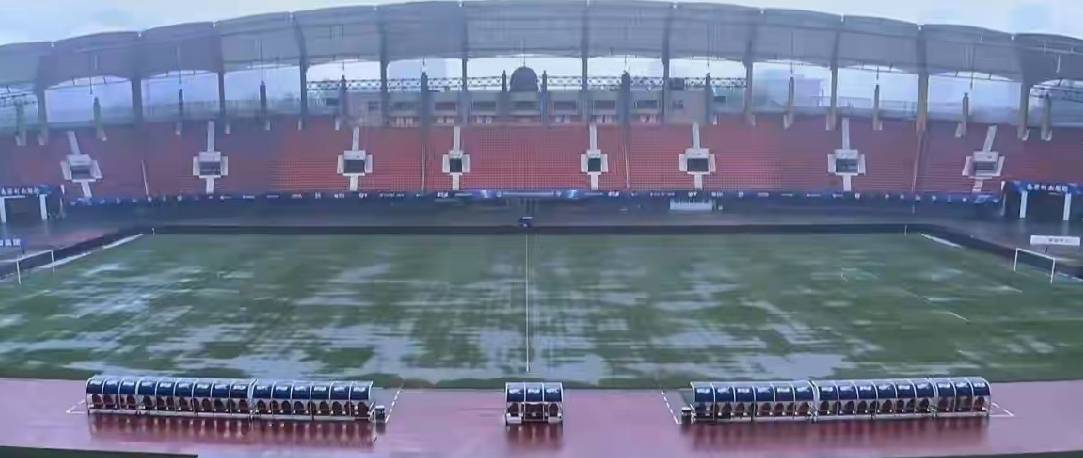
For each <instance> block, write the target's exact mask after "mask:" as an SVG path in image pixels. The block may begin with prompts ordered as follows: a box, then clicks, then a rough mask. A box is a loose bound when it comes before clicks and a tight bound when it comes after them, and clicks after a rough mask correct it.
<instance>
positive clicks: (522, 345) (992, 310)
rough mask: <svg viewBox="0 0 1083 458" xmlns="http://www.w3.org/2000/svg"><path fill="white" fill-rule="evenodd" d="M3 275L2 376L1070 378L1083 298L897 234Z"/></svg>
mask: <svg viewBox="0 0 1083 458" xmlns="http://www.w3.org/2000/svg"><path fill="white" fill-rule="evenodd" d="M23 280H24V284H23V285H22V286H19V285H17V284H15V283H14V282H13V281H10V280H6V281H4V282H2V283H0V376H5V377H45V378H55V377H83V376H86V375H88V374H92V373H97V372H103V371H104V372H111V373H160V374H169V375H200V376H223V377H225V376H254V377H269V378H343V379H346V378H349V379H359V378H373V379H375V380H376V381H377V383H378V384H381V385H391V386H397V385H400V384H405V385H407V386H423V385H438V386H468V387H490V386H492V385H493V384H494V383H495V382H496V381H497V380H501V379H521V378H544V379H559V380H564V381H566V382H569V383H572V384H580V385H590V386H602V387H637V388H654V387H659V386H666V387H674V386H680V385H683V384H685V383H687V381H688V380H689V379H696V378H726V379H738V378H749V379H767V378H807V377H813V378H815V377H879V376H886V375H890V376H896V375H897V376H905V375H923V376H925V375H966V374H975V373H976V374H981V375H985V376H987V377H990V378H992V379H995V380H1041V379H1062V378H1083V366H1080V365H1079V364H1076V362H1077V361H1076V359H1077V358H1078V355H1079V354H1080V353H1083V333H1079V332H1078V330H1077V329H1078V325H1079V323H1080V322H1081V321H1083V294H1081V293H1083V285H1080V284H1079V283H1077V282H1072V281H1069V280H1061V281H1059V282H1058V283H1056V284H1054V285H1049V284H1048V277H1046V276H1045V274H1044V273H1043V272H1041V271H1039V270H1033V271H1031V270H1029V269H1025V270H1022V271H1020V272H1018V273H1017V272H1012V271H1011V266H1010V264H1009V263H1008V262H1007V261H1004V260H1002V259H999V258H996V257H993V256H991V255H987V254H984V253H979V252H975V251H970V250H967V249H965V248H958V247H952V246H947V245H944V244H941V243H937V242H936V241H934V240H929V239H927V238H924V237H920V236H909V237H907V236H902V235H688V236H645V235H547V236H538V235H531V236H526V235H505V236H465V235H455V236H415V235H410V236H194V235H193V236H179V235H178V236H162V235H158V236H147V237H144V238H142V239H140V240H138V241H135V242H132V243H130V244H127V245H124V246H121V247H117V248H114V249H111V250H108V251H104V252H100V253H96V254H93V255H91V256H87V257H85V258H83V259H79V260H76V261H73V262H71V263H69V264H67V265H64V266H62V267H59V268H57V269H56V271H55V272H52V271H49V270H39V271H36V272H32V273H30V274H29V275H26V276H25V277H24V279H23Z"/></svg>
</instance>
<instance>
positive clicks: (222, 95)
mask: <svg viewBox="0 0 1083 458" xmlns="http://www.w3.org/2000/svg"><path fill="white" fill-rule="evenodd" d="M218 120H219V121H221V122H222V125H223V126H228V125H229V124H228V121H227V113H226V71H225V70H219V71H218Z"/></svg>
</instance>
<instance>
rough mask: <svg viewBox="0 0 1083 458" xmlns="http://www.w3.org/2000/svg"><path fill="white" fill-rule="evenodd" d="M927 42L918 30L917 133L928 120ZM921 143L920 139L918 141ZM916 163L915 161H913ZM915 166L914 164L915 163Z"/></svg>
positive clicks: (915, 173) (923, 33) (915, 177)
mask: <svg viewBox="0 0 1083 458" xmlns="http://www.w3.org/2000/svg"><path fill="white" fill-rule="evenodd" d="M927 46H928V42H927V41H926V40H925V32H924V31H921V32H918V44H917V48H918V49H917V61H918V62H917V64H918V113H917V124H916V126H915V127H916V128H917V131H918V135H919V136H921V135H924V134H925V125H926V124H927V123H928V121H929V68H928V64H927V62H928V58H927V56H928V51H929V50H928V49H926V47H927ZM918 143H919V144H920V143H921V142H920V141H919V142H918ZM915 164H916V163H915ZM915 167H916V165H915ZM914 180H915V182H916V181H917V170H916V169H915V171H914Z"/></svg>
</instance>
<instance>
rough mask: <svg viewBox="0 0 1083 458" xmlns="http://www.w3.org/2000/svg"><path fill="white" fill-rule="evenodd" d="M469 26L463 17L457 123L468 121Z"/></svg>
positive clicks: (463, 123)
mask: <svg viewBox="0 0 1083 458" xmlns="http://www.w3.org/2000/svg"><path fill="white" fill-rule="evenodd" d="M469 33H470V28H469V27H467V23H466V20H465V19H463V43H462V51H463V55H462V58H461V59H459V64H460V65H461V66H462V71H460V73H461V74H462V82H461V83H460V84H461V86H460V88H459V105H458V109H459V110H458V111H459V113H458V115H459V124H461V125H464V126H465V125H467V124H469V123H470V103H471V102H470V36H469Z"/></svg>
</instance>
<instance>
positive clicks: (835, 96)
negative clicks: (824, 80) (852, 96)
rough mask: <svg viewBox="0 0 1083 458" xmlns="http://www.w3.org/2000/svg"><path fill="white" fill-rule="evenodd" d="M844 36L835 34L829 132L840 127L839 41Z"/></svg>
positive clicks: (832, 54) (828, 116) (832, 53)
mask: <svg viewBox="0 0 1083 458" xmlns="http://www.w3.org/2000/svg"><path fill="white" fill-rule="evenodd" d="M841 39H842V34H841V33H839V32H838V31H836V32H835V46H834V48H832V50H831V108H829V109H828V112H827V130H835V128H836V127H837V126H838V125H839V40H841Z"/></svg>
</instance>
